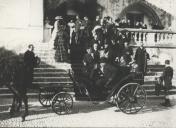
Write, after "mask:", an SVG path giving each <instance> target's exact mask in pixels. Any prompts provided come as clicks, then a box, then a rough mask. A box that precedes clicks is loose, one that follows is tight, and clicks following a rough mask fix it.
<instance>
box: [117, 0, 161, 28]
mask: <svg viewBox="0 0 176 128" xmlns="http://www.w3.org/2000/svg"><path fill="white" fill-rule="evenodd" d="M119 17H120V18H122V17H123V18H126V19H129V20H130V21H131V24H132V26H134V25H135V24H136V22H138V21H141V22H144V23H145V24H147V26H149V28H150V27H151V25H152V24H155V25H159V26H162V24H161V21H160V19H159V16H158V15H157V14H156V12H155V11H154V10H153V8H152V7H150V6H148V5H147V4H145V2H142V1H139V2H135V3H133V4H130V5H129V6H127V7H126V8H125V9H123V10H122V12H121V13H120V15H119Z"/></svg>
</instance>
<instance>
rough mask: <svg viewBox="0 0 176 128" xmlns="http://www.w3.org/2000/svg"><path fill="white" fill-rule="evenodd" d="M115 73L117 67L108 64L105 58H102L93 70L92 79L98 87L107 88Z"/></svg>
mask: <svg viewBox="0 0 176 128" xmlns="http://www.w3.org/2000/svg"><path fill="white" fill-rule="evenodd" d="M116 73H117V68H116V67H114V66H113V65H110V64H108V63H107V59H106V58H102V59H101V60H100V65H99V66H98V67H97V68H95V69H94V70H93V74H92V80H93V81H94V86H96V87H98V88H109V87H110V83H111V82H112V80H113V79H114V78H115V76H116Z"/></svg>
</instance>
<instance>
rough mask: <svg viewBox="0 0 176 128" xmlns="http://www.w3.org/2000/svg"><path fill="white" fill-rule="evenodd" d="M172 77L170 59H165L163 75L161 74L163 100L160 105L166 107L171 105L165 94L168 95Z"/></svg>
mask: <svg viewBox="0 0 176 128" xmlns="http://www.w3.org/2000/svg"><path fill="white" fill-rule="evenodd" d="M172 78H173V68H172V67H171V66H170V61H169V60H166V61H165V68H164V70H163V75H162V79H163V82H164V84H163V87H164V91H165V102H164V103H161V105H163V106H166V107H170V106H171V103H170V100H169V98H168V97H167V96H168V92H169V90H170V89H171V88H172Z"/></svg>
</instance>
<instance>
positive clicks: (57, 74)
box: [34, 72, 68, 78]
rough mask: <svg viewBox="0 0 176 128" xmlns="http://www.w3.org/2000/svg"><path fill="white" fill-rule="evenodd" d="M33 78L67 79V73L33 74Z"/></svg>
mask: <svg viewBox="0 0 176 128" xmlns="http://www.w3.org/2000/svg"><path fill="white" fill-rule="evenodd" d="M35 77H68V73H65V72H64V73H60V72H34V78H35Z"/></svg>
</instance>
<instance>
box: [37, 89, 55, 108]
mask: <svg viewBox="0 0 176 128" xmlns="http://www.w3.org/2000/svg"><path fill="white" fill-rule="evenodd" d="M54 94H55V93H54V92H53V91H52V90H51V89H46V88H43V89H40V92H39V102H40V103H41V105H42V106H43V107H50V106H51V100H52V98H53V96H54Z"/></svg>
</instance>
